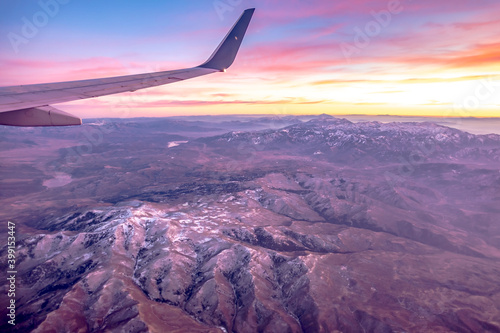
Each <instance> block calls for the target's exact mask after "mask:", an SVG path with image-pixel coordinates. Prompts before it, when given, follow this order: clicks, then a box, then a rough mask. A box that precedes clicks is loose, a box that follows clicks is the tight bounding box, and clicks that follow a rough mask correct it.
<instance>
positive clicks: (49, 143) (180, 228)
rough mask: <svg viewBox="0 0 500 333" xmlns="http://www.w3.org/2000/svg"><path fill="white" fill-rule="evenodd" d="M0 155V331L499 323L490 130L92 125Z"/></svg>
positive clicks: (11, 145)
mask: <svg viewBox="0 0 500 333" xmlns="http://www.w3.org/2000/svg"><path fill="white" fill-rule="evenodd" d="M0 155H1V159H0V170H1V175H2V176H1V179H0V205H1V207H2V209H1V210H0V214H1V220H2V221H4V223H2V225H0V228H1V233H2V235H6V234H7V221H12V222H15V223H16V228H17V229H16V230H17V234H16V237H17V248H16V256H17V263H16V265H17V267H16V268H17V272H18V273H17V292H16V305H17V309H16V314H17V315H16V321H17V323H16V326H14V327H11V326H10V325H9V324H8V323H7V319H6V318H8V317H7V316H6V313H7V312H6V311H7V310H6V306H7V304H6V303H5V302H4V301H2V302H4V303H5V304H4V303H2V307H1V309H2V310H0V315H1V317H2V321H1V322H0V324H1V328H0V329H1V330H2V331H4V330H7V329H9V330H12V331H13V332H27V331H33V332H49V331H50V332H76V331H78V332H500V136H499V135H496V134H484V135H475V134H470V133H467V132H464V131H460V130H458V129H453V128H449V127H445V126H441V125H437V124H435V123H432V122H406V123H403V122H392V123H381V122H376V121H369V122H358V123H353V122H350V121H348V120H346V119H338V118H334V117H330V116H326V115H321V116H310V117H300V116H299V117H295V116H285V117H243V116H241V117H238V116H233V117H227V116H226V117H186V118H183V117H175V118H161V119H147V118H144V119H122V120H119V119H104V120H89V121H86V123H84V126H81V127H75V128H9V127H2V128H1V129H0ZM3 239H6V236H5V237H4V238H3ZM1 246H2V249H1V252H0V254H1V260H0V272H2V273H1V274H6V272H7V270H8V269H7V247H6V246H5V243H4V244H1ZM2 276H3V275H2ZM2 278H3V279H4V281H5V277H2ZM2 288H3V290H2V291H1V293H3V294H4V295H6V293H7V289H6V288H7V285H6V284H2ZM4 305H5V306H4Z"/></svg>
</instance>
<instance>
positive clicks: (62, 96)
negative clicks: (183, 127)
mask: <svg viewBox="0 0 500 333" xmlns="http://www.w3.org/2000/svg"><path fill="white" fill-rule="evenodd" d="M254 10H255V8H251V9H247V10H245V11H244V12H243V14H242V15H241V17H240V18H239V19H238V21H236V23H235V24H234V26H233V27H232V29H231V30H230V31H229V33H228V34H227V35H226V37H225V38H224V39H223V40H222V42H221V43H220V44H219V46H218V47H217V49H216V50H215V51H214V53H213V54H212V55H211V56H210V58H209V59H208V60H207V61H206V62H204V63H203V64H201V65H199V66H197V67H193V68H186V69H179V70H172V71H162V72H154V73H146V74H137V75H126V76H117V77H109V78H103V79H90V80H80V81H69V82H57V83H43V84H33V85H22V86H11V87H0V125H10V126H70V125H81V123H82V121H81V119H80V118H78V117H75V116H73V115H71V114H69V113H66V112H64V111H61V110H58V109H56V108H54V107H52V106H51V105H49V104H54V103H62V102H69V101H74V100H78V99H85V98H93V97H99V96H105V95H111V94H117V93H121V92H126V91H136V90H139V89H144V88H148V87H154V86H160V85H164V84H168V83H173V82H177V81H183V80H187V79H191V78H194V77H197V76H201V75H206V74H211V73H215V72H225V71H226V69H227V68H228V67H229V66H231V65H232V63H233V61H234V59H235V57H236V54H237V53H238V50H239V48H240V45H241V42H242V41H243V37H244V36H245V32H246V30H247V28H248V25H249V23H250V20H251V18H252V15H253V12H254Z"/></svg>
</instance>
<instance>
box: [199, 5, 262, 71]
mask: <svg viewBox="0 0 500 333" xmlns="http://www.w3.org/2000/svg"><path fill="white" fill-rule="evenodd" d="M254 11H255V8H250V9H247V10H245V11H244V12H243V14H241V17H240V18H239V19H238V21H236V23H235V24H234V26H233V28H232V29H231V30H230V31H229V33H228V34H227V35H226V37H225V38H224V40H223V41H222V42H221V43H220V44H219V46H218V47H217V49H216V50H215V51H214V53H213V54H212V55H211V56H210V58H208V60H207V61H206V62H205V63H203V64H202V65H200V66H198V67H203V68H212V69H216V70H219V71H221V72H224V71H225V70H226V69H227V68H229V66H231V65H232V64H233V61H234V58H235V57H236V54H237V53H238V50H239V48H240V45H241V42H242V41H243V37H244V36H245V32H246V31H247V28H248V24H249V23H250V20H251V19H252V15H253V12H254Z"/></svg>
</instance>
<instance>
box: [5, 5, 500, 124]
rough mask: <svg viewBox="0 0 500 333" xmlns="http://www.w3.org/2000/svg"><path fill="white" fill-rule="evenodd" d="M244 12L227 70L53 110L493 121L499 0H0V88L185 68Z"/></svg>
mask: <svg viewBox="0 0 500 333" xmlns="http://www.w3.org/2000/svg"><path fill="white" fill-rule="evenodd" d="M247 8H256V11H255V14H254V17H253V19H252V22H251V23H250V27H249V29H248V31H247V34H246V36H245V39H244V41H243V45H242V47H241V49H240V52H239V54H238V56H237V58H236V61H235V63H234V64H233V65H232V66H231V67H230V68H229V69H228V71H227V72H226V73H215V74H211V75H208V76H202V77H198V78H195V79H191V80H187V81H184V82H178V83H174V84H169V85H165V86H162V87H155V88H149V89H146V90H140V91H137V92H135V93H124V94H118V95H113V96H105V97H100V98H96V99H87V100H80V101H75V102H70V103H64V104H58V105H56V106H57V107H58V108H59V109H62V110H65V111H68V112H71V113H73V114H75V115H77V116H80V117H82V118H94V117H139V116H140V117H149V116H154V117H158V116H172V115H209V114H274V115H281V114H319V113H328V114H332V115H345V114H368V115H376V114H384V115H387V114H389V115H403V116H405V115H411V116H415V115H419V116H436V117H500V34H499V33H498V32H499V31H500V15H498V13H500V1H498V0H440V1H436V0H348V1H343V0H337V1H331V0H329V1H319V0H318V1H315V0H287V1H281V0H280V1H273V0H266V1H263V0H208V1H207V0H205V1H201V0H190V1H160V0H148V1H123V0H107V1H97V0H40V1H28V0H22V1H0V86H11V85H21V84H34V83H46V82H60V81H70V80H80V79H90V78H102V77H110V76H118V75H128V74H139V73H145V72H154V71H160V70H169V69H180V68H187V67H194V66H196V65H199V64H201V63H202V62H204V61H205V60H206V59H207V58H208V57H209V56H210V54H211V53H212V52H213V50H214V49H215V48H216V47H217V45H218V44H219V42H220V41H221V40H222V38H223V37H224V36H225V34H226V33H227V31H228V30H229V29H230V28H231V26H232V25H233V24H234V22H235V21H236V20H237V19H238V17H239V16H240V15H241V13H242V11H243V10H245V9H247Z"/></svg>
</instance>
